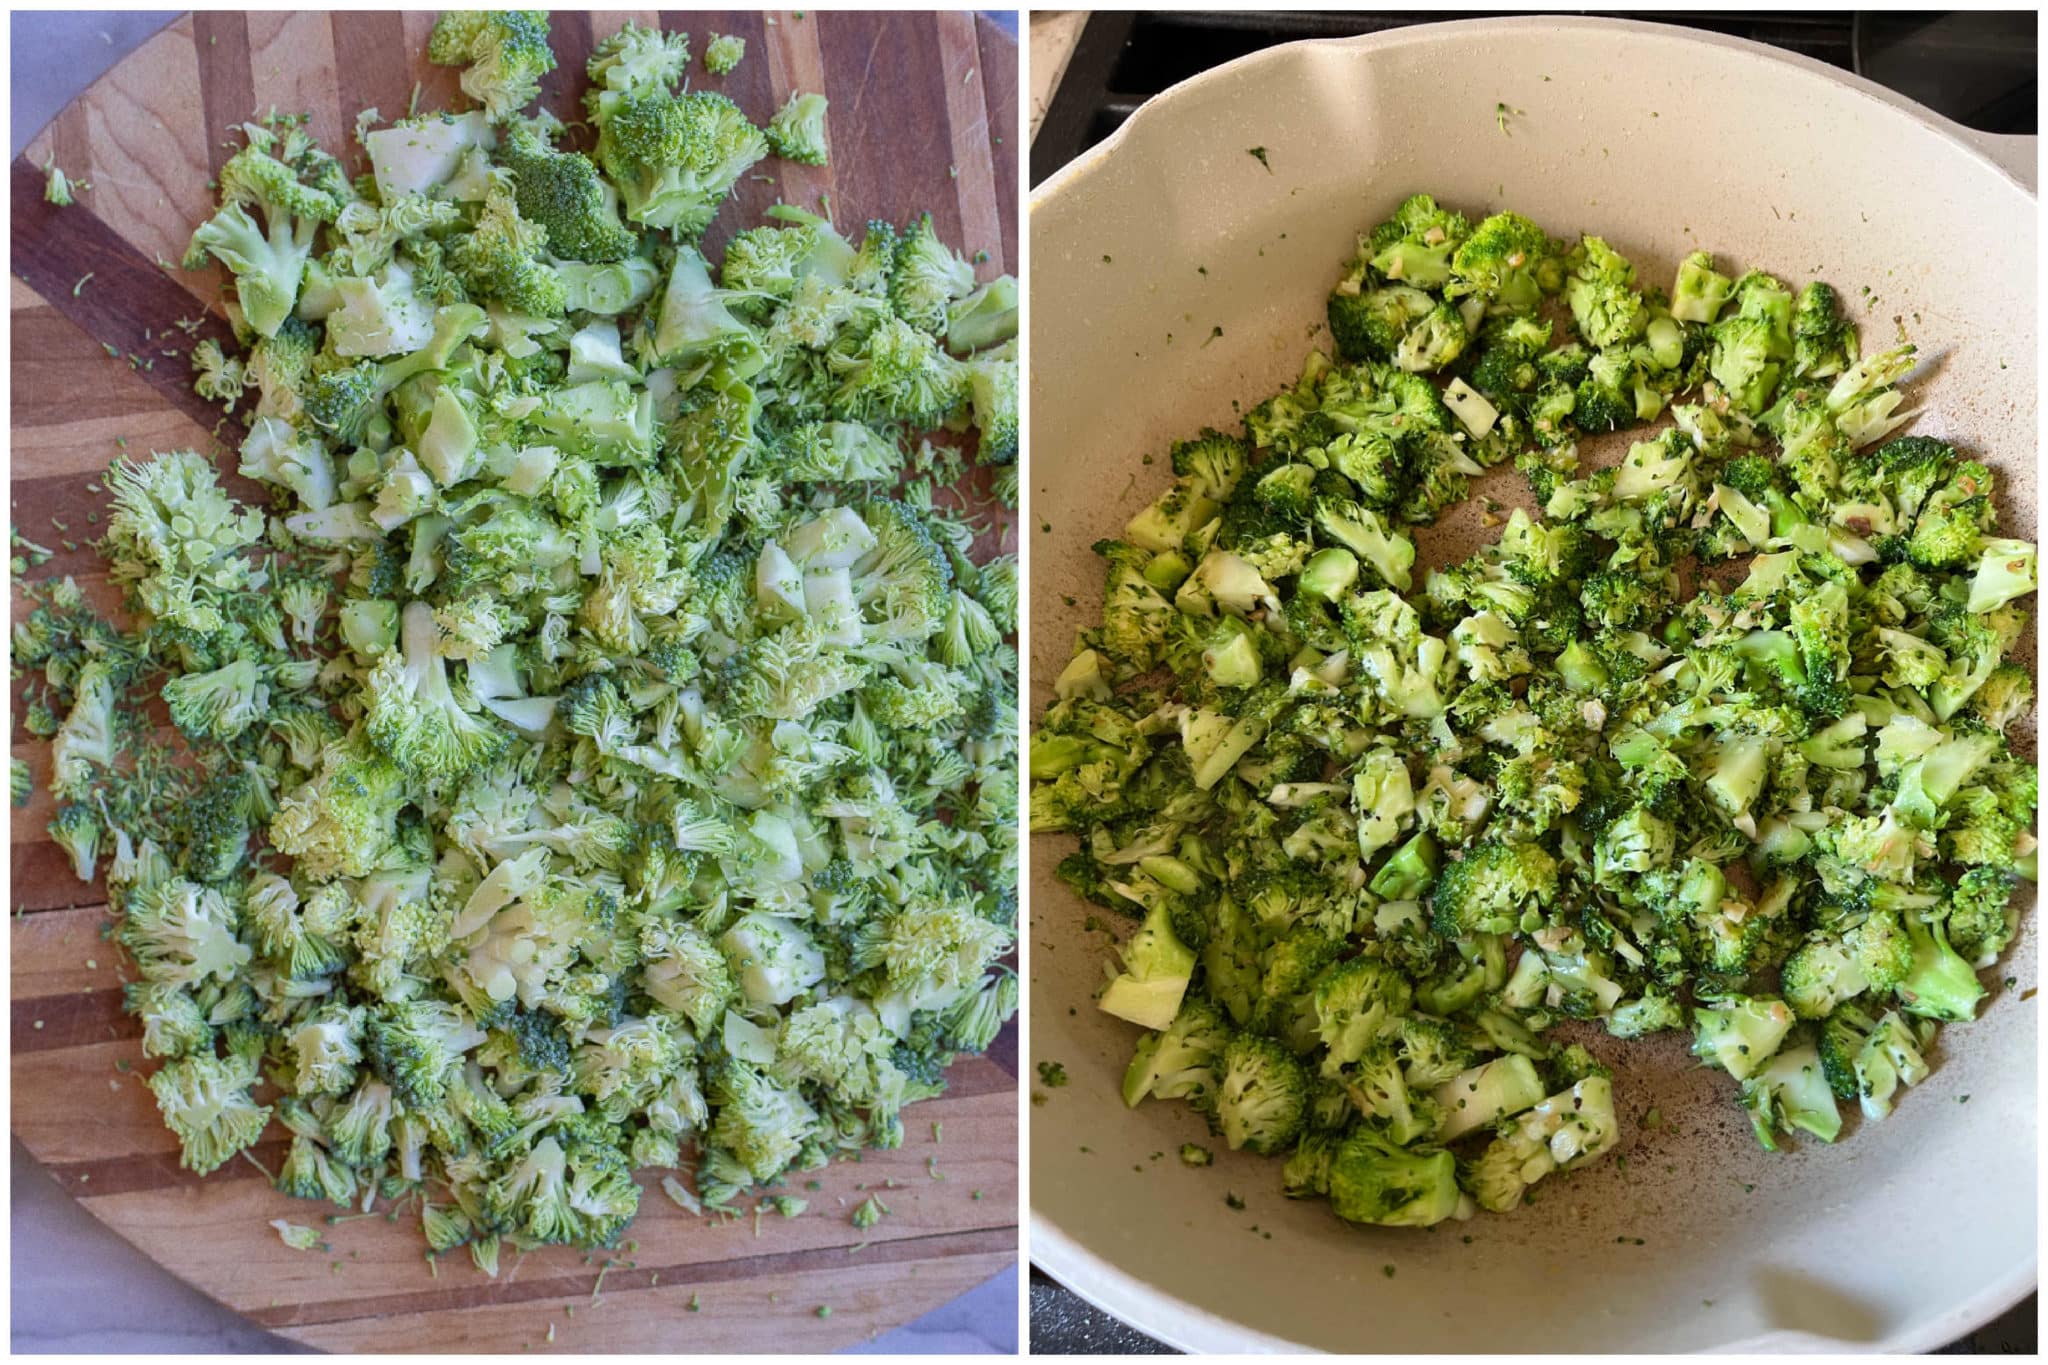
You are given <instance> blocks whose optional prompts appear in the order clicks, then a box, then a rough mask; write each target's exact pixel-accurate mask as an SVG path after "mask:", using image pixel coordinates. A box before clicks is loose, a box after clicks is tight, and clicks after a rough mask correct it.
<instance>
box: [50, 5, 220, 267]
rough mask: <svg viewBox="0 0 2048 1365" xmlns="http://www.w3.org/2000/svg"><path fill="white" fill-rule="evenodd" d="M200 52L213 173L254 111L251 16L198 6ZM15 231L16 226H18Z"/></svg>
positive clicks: (196, 31)
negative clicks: (234, 133) (235, 135)
mask: <svg viewBox="0 0 2048 1365" xmlns="http://www.w3.org/2000/svg"><path fill="white" fill-rule="evenodd" d="M192 35H193V43H194V47H195V49H196V51H197V53H198V57H199V98H200V108H201V110H202V116H203V117H204V119H205V120H206V157H207V164H208V165H209V166H210V167H211V168H212V174H213V175H214V176H215V177H216V178H218V177H219V175H220V168H221V167H222V166H223V165H225V164H226V163H227V159H228V158H229V157H231V156H233V155H234V154H235V146H236V145H237V142H238V139H236V138H235V137H234V136H233V134H232V131H231V130H233V129H234V128H235V127H236V126H237V125H239V124H242V123H245V122H247V121H248V120H249V119H251V118H253V117H255V114H256V78H255V75H254V73H253V72H252V71H251V70H250V66H249V18H248V16H247V15H246V14H243V13H241V12H239V11H234V10H199V11H198V12H196V13H195V14H194V15H193V16H192ZM16 231H17V232H18V231H20V229H19V228H18V227H17V228H16Z"/></svg>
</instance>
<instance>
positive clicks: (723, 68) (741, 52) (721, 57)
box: [704, 33, 747, 76]
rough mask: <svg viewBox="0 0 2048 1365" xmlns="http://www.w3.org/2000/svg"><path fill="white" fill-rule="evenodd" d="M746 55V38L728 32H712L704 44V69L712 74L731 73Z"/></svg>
mask: <svg viewBox="0 0 2048 1365" xmlns="http://www.w3.org/2000/svg"><path fill="white" fill-rule="evenodd" d="M746 55H747V40H746V39H745V38H740V37H736V36H735V35H733V34H730V33H718V34H713V35H712V38H711V41H710V42H708V43H706V44H705V45H704V69H705V70H706V71H709V72H710V73H711V74H712V75H714V76H727V75H731V74H732V72H733V69H734V68H735V67H737V66H738V65H739V64H740V59H741V58H743V57H745V56H746Z"/></svg>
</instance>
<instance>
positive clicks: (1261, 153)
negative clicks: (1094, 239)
mask: <svg viewBox="0 0 2048 1365" xmlns="http://www.w3.org/2000/svg"><path fill="white" fill-rule="evenodd" d="M1245 152H1246V154H1247V155H1249V156H1251V157H1253V158H1255V159H1256V160H1257V161H1258V163H1259V164H1260V165H1261V166H1264V167H1265V168H1266V174H1267V175H1271V174H1272V173H1273V163H1272V162H1271V161H1269V160H1267V159H1266V149H1265V148H1264V147H1247V148H1245ZM1103 259H1104V260H1107V259H1108V257H1104V258H1103Z"/></svg>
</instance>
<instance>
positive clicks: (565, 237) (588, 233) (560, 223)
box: [498, 125, 635, 311]
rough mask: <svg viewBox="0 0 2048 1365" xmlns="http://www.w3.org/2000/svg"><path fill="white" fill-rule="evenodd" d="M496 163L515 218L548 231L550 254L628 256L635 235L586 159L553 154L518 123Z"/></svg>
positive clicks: (576, 258)
mask: <svg viewBox="0 0 2048 1365" xmlns="http://www.w3.org/2000/svg"><path fill="white" fill-rule="evenodd" d="M498 159H499V161H500V162H501V163H502V164H503V165H504V166H505V168H506V169H507V170H509V171H510V172H511V173H512V181H513V185H514V202H515V203H516V204H517V205H518V208H519V217H520V218H521V219H523V220H524V221H526V222H528V223H531V224H534V225H535V226H537V227H541V228H545V229H546V230H547V249H548V251H549V252H550V253H552V254H553V255H556V256H566V257H568V258H569V259H570V260H573V261H592V262H597V263H600V264H601V263H604V262H609V261H617V260H622V259H624V258H625V257H626V256H627V255H628V254H630V253H631V251H632V250H633V244H634V241H635V238H634V234H633V232H632V230H631V229H629V228H628V227H626V226H625V224H623V223H621V222H620V221H619V219H618V213H617V211H616V210H615V209H614V208H613V207H612V202H611V199H610V197H609V196H608V195H607V194H606V192H605V187H604V182H603V180H602V178H601V177H600V176H599V175H598V172H597V167H596V166H594V165H592V164H591V161H590V158H589V157H587V156H584V155H583V154H582V153H581V152H560V151H556V150H555V149H554V148H552V147H550V146H549V145H548V144H547V142H546V141H545V140H543V139H542V138H541V136H540V134H539V133H537V132H535V131H534V130H533V129H532V128H530V127H526V126H524V125H519V126H515V127H513V128H512V129H511V130H510V131H509V132H507V133H506V135H505V142H504V145H503V146H502V147H501V148H500V149H499V152H498ZM521 311H524V310H523V309H522V310H521Z"/></svg>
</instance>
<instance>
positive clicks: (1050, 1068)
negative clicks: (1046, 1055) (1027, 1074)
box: [1038, 1062, 1067, 1090]
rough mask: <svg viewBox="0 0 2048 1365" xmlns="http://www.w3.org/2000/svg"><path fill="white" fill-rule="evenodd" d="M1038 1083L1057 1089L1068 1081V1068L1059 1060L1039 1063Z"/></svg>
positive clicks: (1050, 1088)
mask: <svg viewBox="0 0 2048 1365" xmlns="http://www.w3.org/2000/svg"><path fill="white" fill-rule="evenodd" d="M1038 1083H1039V1084H1040V1085H1042V1086H1044V1087H1045V1088H1046V1089H1048V1090H1057V1089H1059V1088H1060V1087H1061V1086H1063V1085H1065V1084H1066V1083H1067V1069H1066V1067H1064V1066H1062V1065H1061V1064H1060V1063H1058V1062H1040V1063H1039V1064H1038Z"/></svg>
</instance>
